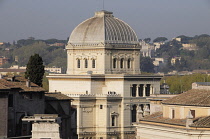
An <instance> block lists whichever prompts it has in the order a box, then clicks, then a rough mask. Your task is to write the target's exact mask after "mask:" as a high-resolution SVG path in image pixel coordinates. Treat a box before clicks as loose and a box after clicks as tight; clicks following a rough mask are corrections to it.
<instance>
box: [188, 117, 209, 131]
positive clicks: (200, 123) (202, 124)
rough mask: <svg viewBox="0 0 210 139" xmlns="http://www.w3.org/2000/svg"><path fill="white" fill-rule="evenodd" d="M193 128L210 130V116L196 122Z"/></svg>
mask: <svg viewBox="0 0 210 139" xmlns="http://www.w3.org/2000/svg"><path fill="white" fill-rule="evenodd" d="M190 126H191V127H198V128H199V127H200V128H210V116H206V117H200V118H198V119H195V120H194V123H193V124H192V125H190Z"/></svg>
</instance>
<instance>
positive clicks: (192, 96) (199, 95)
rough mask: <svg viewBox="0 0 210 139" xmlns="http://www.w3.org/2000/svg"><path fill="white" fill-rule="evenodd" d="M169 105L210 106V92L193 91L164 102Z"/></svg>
mask: <svg viewBox="0 0 210 139" xmlns="http://www.w3.org/2000/svg"><path fill="white" fill-rule="evenodd" d="M162 103H163V104H168V105H187V106H210V90H199V89H192V90H189V91H187V92H185V93H182V94H180V95H178V96H175V97H172V98H169V99H167V100H164V101H163V102H162Z"/></svg>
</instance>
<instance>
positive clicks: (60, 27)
mask: <svg viewBox="0 0 210 139" xmlns="http://www.w3.org/2000/svg"><path fill="white" fill-rule="evenodd" d="M103 9H104V10H107V11H112V12H113V13H114V16H115V17H117V18H119V19H121V20H123V21H125V22H126V23H128V24H129V25H130V26H131V27H132V28H133V29H134V30H135V32H136V34H137V36H138V38H139V39H144V38H148V37H149V38H152V39H155V38H156V37H167V38H168V39H171V38H174V37H177V36H179V35H186V36H195V35H201V34H209V35H210V0H104V8H103V0H0V42H13V41H17V40H20V39H27V38H28V37H34V38H35V39H51V38H56V39H67V37H69V35H70V34H71V32H72V30H73V29H74V28H75V27H76V26H77V25H78V24H79V23H81V22H82V21H84V20H86V19H88V18H90V17H92V16H93V15H94V12H95V11H100V10H103Z"/></svg>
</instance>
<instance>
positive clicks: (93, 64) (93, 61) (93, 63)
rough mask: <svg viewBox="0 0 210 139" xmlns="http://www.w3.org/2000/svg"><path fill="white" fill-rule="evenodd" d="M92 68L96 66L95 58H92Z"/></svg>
mask: <svg viewBox="0 0 210 139" xmlns="http://www.w3.org/2000/svg"><path fill="white" fill-rule="evenodd" d="M92 68H96V60H95V59H93V60H92Z"/></svg>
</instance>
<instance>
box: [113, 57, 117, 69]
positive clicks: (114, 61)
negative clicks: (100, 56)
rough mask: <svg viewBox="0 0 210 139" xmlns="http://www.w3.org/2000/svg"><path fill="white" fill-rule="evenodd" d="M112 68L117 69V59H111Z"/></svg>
mask: <svg viewBox="0 0 210 139" xmlns="http://www.w3.org/2000/svg"><path fill="white" fill-rule="evenodd" d="M113 68H114V69H115V68H117V58H114V59H113Z"/></svg>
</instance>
